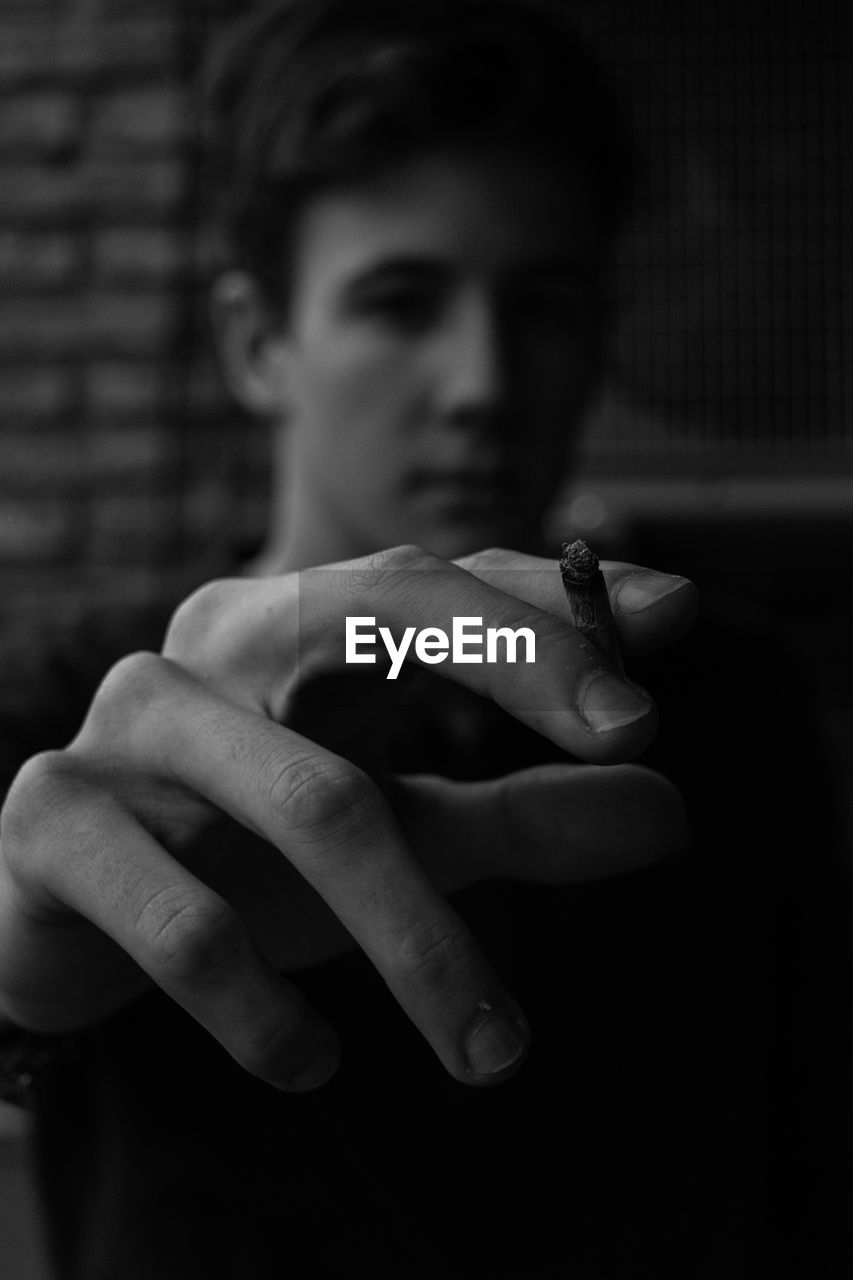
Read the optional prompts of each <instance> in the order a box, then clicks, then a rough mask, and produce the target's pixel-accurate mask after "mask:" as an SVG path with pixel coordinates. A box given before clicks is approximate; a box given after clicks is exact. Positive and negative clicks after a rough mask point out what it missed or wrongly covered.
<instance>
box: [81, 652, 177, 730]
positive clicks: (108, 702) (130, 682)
mask: <svg viewBox="0 0 853 1280" xmlns="http://www.w3.org/2000/svg"><path fill="white" fill-rule="evenodd" d="M169 671H170V664H169V663H167V662H166V659H165V658H162V657H161V656H160V654H159V653H151V652H149V651H147V650H140V651H138V652H136V653H129V654H127V655H126V656H125V657H123V658H120V659H119V661H118V662H116V663H115V664H114V665H113V666H112V667H110V669H109V671H108V672H107V674H106V675H105V676H104V678H103V680H102V681H101V684H100V686H99V688H98V692H97V693H96V695H95V699H94V702H93V704H92V711H94V712H96V714H97V713H98V712H107V713H110V718H112V713H113V712H116V711H117V712H118V713H120V714H122V715H127V714H128V713H134V712H139V711H141V710H143V709H146V708H147V707H149V706H150V704H151V702H152V701H153V700H154V699H155V698H156V696H157V695H158V693H159V691H160V689H161V687H162V683H163V680H164V679H165V678H166V677H167V675H168V673H169Z"/></svg>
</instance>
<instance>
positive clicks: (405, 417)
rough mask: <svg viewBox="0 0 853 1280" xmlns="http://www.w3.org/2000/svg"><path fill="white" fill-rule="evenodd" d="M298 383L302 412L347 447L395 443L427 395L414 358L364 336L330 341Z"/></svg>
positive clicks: (315, 426) (299, 410)
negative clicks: (364, 339) (344, 341)
mask: <svg viewBox="0 0 853 1280" xmlns="http://www.w3.org/2000/svg"><path fill="white" fill-rule="evenodd" d="M296 385H297V393H296V397H295V399H296V404H297V413H299V414H300V415H301V416H303V417H305V418H307V419H310V420H311V421H312V424H313V429H314V430H315V431H316V432H317V433H318V434H319V435H333V436H335V437H336V438H337V439H338V441H339V445H340V447H342V448H343V449H344V450H346V449H347V448H348V445H349V444H364V443H365V442H366V441H372V442H374V443H376V444H377V445H380V446H386V445H387V446H389V447H393V444H394V442H395V441H396V440H398V439H401V438H403V437H405V435H406V434H407V428H409V427H411V426H412V425H413V423H414V422H415V421H417V418H418V415H419V414H420V412H421V407H422V405H423V403H424V399H425V397H424V392H423V389H422V386H421V380H420V379H419V378H418V376H417V371H416V368H415V365H414V362H413V361H411V360H407V359H406V358H405V356H403V355H401V354H400V353H396V352H392V351H389V350H388V349H387V347H384V346H383V347H376V346H375V345H371V344H369V343H365V342H360V343H348V344H344V345H342V346H339V347H338V348H337V349H336V348H334V347H331V348H330V349H328V350H327V351H324V352H322V353H320V354H318V356H317V357H316V358H315V359H313V360H310V361H306V363H305V366H304V368H303V370H302V375H301V377H300V379H299V381H298V383H297V384H296Z"/></svg>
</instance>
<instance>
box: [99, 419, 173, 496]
mask: <svg viewBox="0 0 853 1280" xmlns="http://www.w3.org/2000/svg"><path fill="white" fill-rule="evenodd" d="M86 454H87V459H88V474H89V477H90V479H91V481H92V484H93V485H94V486H95V488H96V489H97V488H98V487H99V486H100V485H102V484H103V483H104V482H108V483H109V484H110V485H112V484H113V483H114V482H116V481H119V482H121V481H127V480H130V481H133V482H134V483H137V484H138V483H140V482H144V483H146V484H150V483H152V482H153V481H157V480H162V479H165V478H166V477H167V476H168V475H169V473H170V471H173V470H174V468H175V466H176V464H177V462H178V459H179V457H180V448H179V441H178V439H177V437H176V435H175V434H173V433H171V432H169V431H168V429H166V430H164V429H163V428H162V427H151V426H149V427H125V426H120V427H114V428H113V429H112V430H106V429H101V430H96V431H91V432H89V434H88V437H87V441H86Z"/></svg>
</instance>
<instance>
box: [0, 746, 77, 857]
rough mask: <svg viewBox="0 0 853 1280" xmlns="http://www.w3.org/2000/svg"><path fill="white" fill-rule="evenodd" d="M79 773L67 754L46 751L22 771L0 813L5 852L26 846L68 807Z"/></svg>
mask: <svg viewBox="0 0 853 1280" xmlns="http://www.w3.org/2000/svg"><path fill="white" fill-rule="evenodd" d="M76 773H77V770H76V768H75V766H74V764H73V762H72V761H71V760H70V759H69V757H68V754H67V753H66V752H65V751H43V752H41V754H39V755H36V756H33V757H32V758H31V759H29V760H28V761H27V762H26V764H24V765H23V766H22V767H21V769H20V770H19V771H18V773H17V775H16V777H15V779H14V781H13V782H12V785H11V787H10V788H9V792H8V794H7V796H6V801H5V804H4V805H3V807H2V810H0V838H2V840H3V842H4V850H6V851H7V852H8V851H9V849H10V848H14V847H17V846H19V845H22V844H25V843H26V842H27V841H28V840H29V839H30V838H31V836H32V835H33V833H34V832H35V831H36V830H37V829H39V828H40V827H41V826H42V824H43V823H44V822H45V820H46V819H47V818H48V817H49V816H50V815H52V814H55V813H56V811H57V809H58V808H59V807H60V806H61V805H64V804H65V803H66V800H67V796H68V790H69V786H70V784H71V782H72V781H73V779H74V777H75V776H76Z"/></svg>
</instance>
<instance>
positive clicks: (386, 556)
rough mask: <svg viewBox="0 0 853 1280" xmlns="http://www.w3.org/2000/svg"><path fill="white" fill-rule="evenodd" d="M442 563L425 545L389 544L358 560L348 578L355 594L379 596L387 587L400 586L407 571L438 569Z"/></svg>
mask: <svg viewBox="0 0 853 1280" xmlns="http://www.w3.org/2000/svg"><path fill="white" fill-rule="evenodd" d="M442 563H443V562H442V561H441V560H439V559H438V557H437V556H434V555H432V553H431V552H429V551H425V550H424V548H423V547H419V546H417V545H416V544H415V543H403V544H402V545H400V546H398V547H386V548H385V549H384V550H382V551H376V552H374V553H373V554H372V555H369V556H365V557H364V558H363V559H361V560H359V561H357V562H356V563H355V564H353V565H352V567H351V568H350V569H349V570H348V579H349V583H350V587H351V589H352V590H353V592H354V593H356V594H358V595H363V594H367V593H369V594H370V595H372V596H375V595H376V594H377V593H378V592H381V591H382V590H383V589H390V588H391V587H393V586H395V585H397V584H398V583H399V581H400V579H401V577H402V576H403V575H405V574H409V573H415V572H419V571H422V570H424V569H433V570H434V569H436V568H437V567H438V566H439V565H441V564H442Z"/></svg>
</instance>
